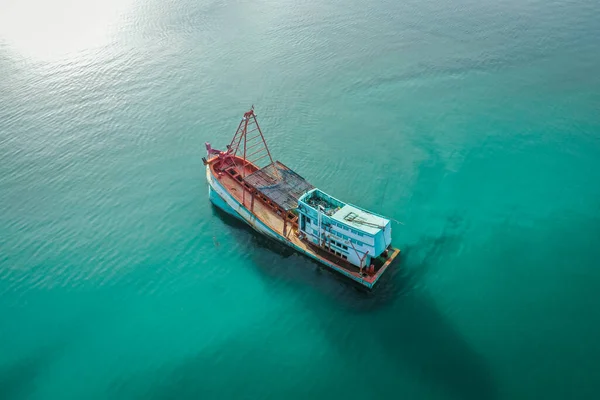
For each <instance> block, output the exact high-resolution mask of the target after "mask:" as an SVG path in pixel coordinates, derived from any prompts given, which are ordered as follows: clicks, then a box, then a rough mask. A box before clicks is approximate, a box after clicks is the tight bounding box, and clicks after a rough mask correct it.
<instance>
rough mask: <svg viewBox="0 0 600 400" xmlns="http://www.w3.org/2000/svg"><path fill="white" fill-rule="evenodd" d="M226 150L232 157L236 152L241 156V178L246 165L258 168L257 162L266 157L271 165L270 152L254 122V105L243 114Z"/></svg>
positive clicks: (244, 174)
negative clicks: (242, 161) (242, 162)
mask: <svg viewBox="0 0 600 400" xmlns="http://www.w3.org/2000/svg"><path fill="white" fill-rule="evenodd" d="M248 135H250V137H249V136H248ZM227 148H228V150H229V151H230V152H231V153H232V154H233V155H234V156H236V155H238V152H239V153H240V154H239V155H238V156H242V158H243V160H244V164H243V166H242V177H245V176H246V165H248V164H254V165H256V166H257V167H259V168H260V165H259V164H258V162H259V161H261V160H263V159H265V158H266V157H268V158H269V161H270V163H271V164H273V158H272V157H271V152H270V151H269V147H268V146H267V142H266V141H265V137H264V136H263V133H262V130H261V129H260V126H259V125H258V121H257V120H256V114H255V113H254V105H252V108H251V109H250V111H248V112H246V113H244V116H243V117H242V120H241V121H240V124H239V126H238V128H237V131H236V132H235V135H234V136H233V139H231V143H230V144H229V146H227Z"/></svg>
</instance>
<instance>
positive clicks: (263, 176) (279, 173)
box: [244, 161, 314, 211]
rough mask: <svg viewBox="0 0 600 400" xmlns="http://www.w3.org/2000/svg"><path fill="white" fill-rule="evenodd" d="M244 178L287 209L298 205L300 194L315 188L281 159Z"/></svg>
mask: <svg viewBox="0 0 600 400" xmlns="http://www.w3.org/2000/svg"><path fill="white" fill-rule="evenodd" d="M244 180H245V181H246V182H247V183H248V184H249V185H250V186H252V187H253V188H255V189H256V190H258V191H259V192H260V193H262V194H263V195H264V196H265V197H268V198H269V199H271V201H272V202H274V203H276V204H277V205H278V206H279V207H281V208H283V209H284V210H286V211H288V210H291V209H293V208H296V207H298V199H299V198H300V196H302V195H303V194H304V193H306V192H307V191H309V190H311V189H313V188H314V186H313V185H311V184H310V183H308V182H307V181H306V180H305V179H304V178H303V177H301V176H300V175H298V174H297V173H295V172H294V171H292V170H291V169H289V168H288V167H286V166H285V165H283V164H282V163H280V162H279V161H275V162H274V163H272V164H269V165H267V166H266V167H263V168H261V169H259V170H258V171H255V172H253V173H252V174H250V175H248V176H247V177H246V178H245V179H244Z"/></svg>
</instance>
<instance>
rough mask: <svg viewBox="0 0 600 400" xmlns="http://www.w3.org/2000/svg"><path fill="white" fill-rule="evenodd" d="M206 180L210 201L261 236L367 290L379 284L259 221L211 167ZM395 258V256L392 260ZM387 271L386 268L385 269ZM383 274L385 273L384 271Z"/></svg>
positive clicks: (208, 168) (208, 169) (208, 167)
mask: <svg viewBox="0 0 600 400" xmlns="http://www.w3.org/2000/svg"><path fill="white" fill-rule="evenodd" d="M206 180H207V182H208V194H209V199H210V201H211V202H212V203H213V204H214V205H215V206H216V207H218V208H220V209H221V210H223V211H224V212H226V213H227V214H229V215H231V216H233V217H235V218H237V219H239V220H241V221H242V222H244V223H246V224H248V225H249V226H250V227H251V228H253V229H254V230H255V231H257V232H258V233H260V234H263V235H265V236H267V237H270V238H272V239H274V240H276V241H278V242H280V243H283V244H284V245H286V246H289V247H291V248H292V249H294V250H296V251H297V252H299V253H301V254H303V255H305V256H307V257H310V258H311V259H313V260H316V261H317V262H319V263H320V264H322V265H324V266H326V267H328V268H329V269H331V270H333V271H336V272H338V273H340V274H341V275H344V276H346V277H347V278H350V279H351V280H352V281H354V282H356V283H358V284H360V285H361V286H363V287H365V288H367V289H373V287H374V286H375V284H376V283H377V282H378V278H379V276H380V275H381V274H377V277H376V279H375V280H368V279H362V278H361V277H360V276H357V275H355V274H352V273H350V272H349V271H347V270H345V269H343V268H340V267H338V266H336V265H334V264H332V263H330V262H328V261H327V260H325V259H323V258H321V257H318V256H316V255H315V254H314V253H311V252H309V251H306V250H305V249H303V248H302V247H299V246H297V245H295V244H294V243H293V242H292V241H290V240H289V239H287V238H286V237H284V236H283V235H281V234H279V233H277V232H275V231H274V230H273V229H271V228H270V227H269V226H267V225H266V224H265V223H263V222H262V221H261V220H260V219H258V218H257V217H256V216H255V215H254V214H253V213H252V212H250V210H248V209H247V208H246V207H244V206H243V205H242V204H241V203H240V202H239V201H238V200H237V199H235V198H234V197H233V196H232V195H231V194H230V193H229V192H228V191H227V190H226V189H225V188H224V187H223V185H221V183H220V182H219V180H218V179H216V178H215V177H214V176H213V175H212V171H211V169H210V166H208V165H207V167H206ZM395 252H399V250H395ZM393 258H395V255H394V256H393V257H392V259H393ZM384 270H385V268H384ZM382 272H383V271H382Z"/></svg>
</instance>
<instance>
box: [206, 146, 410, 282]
mask: <svg viewBox="0 0 600 400" xmlns="http://www.w3.org/2000/svg"><path fill="white" fill-rule="evenodd" d="M236 163H237V165H229V166H227V167H223V166H221V165H219V164H220V161H219V160H218V159H217V158H216V157H215V158H212V159H210V160H208V165H209V166H210V169H211V172H212V175H213V177H214V179H217V180H218V181H219V183H220V184H221V185H222V186H223V187H224V188H225V189H226V190H227V191H228V192H229V194H231V196H232V197H234V198H235V199H236V200H237V201H238V202H239V203H240V204H242V205H243V206H244V207H245V208H246V209H248V210H250V211H251V213H252V214H254V215H255V216H256V218H258V219H259V220H260V221H261V222H262V223H263V224H265V225H267V226H268V227H269V228H270V229H272V230H273V231H275V232H276V233H277V234H278V235H280V236H281V237H283V238H285V240H287V241H288V242H290V243H291V244H292V245H293V247H295V248H296V249H297V250H299V251H301V252H304V253H306V254H308V255H310V256H312V257H313V258H315V259H317V260H319V261H321V262H323V263H324V264H326V265H329V266H330V267H332V268H333V269H336V270H338V271H339V272H342V273H343V274H344V275H347V276H349V277H350V278H352V279H353V280H355V281H357V282H359V283H361V284H363V285H365V286H368V287H372V286H373V285H374V284H375V283H376V282H377V280H378V279H379V277H380V276H381V275H382V274H383V273H384V272H385V270H386V269H387V268H388V267H389V265H390V264H391V263H392V261H393V260H394V259H395V258H396V257H397V256H398V255H399V253H400V250H398V249H394V248H392V249H390V251H389V255H388V257H387V259H386V260H385V262H383V263H379V265H377V263H376V264H375V272H374V273H372V274H367V273H365V272H363V274H362V275H361V273H360V270H359V268H358V267H356V266H355V265H352V264H350V263H348V262H347V261H345V260H343V259H342V258H340V257H338V256H336V255H334V254H331V253H329V252H328V251H327V250H326V249H323V248H321V247H319V246H317V245H315V244H313V243H310V242H307V241H305V240H303V239H300V238H299V237H298V236H297V226H298V225H297V217H296V215H295V214H293V213H291V211H284V210H281V209H280V208H279V207H277V205H276V204H275V203H274V202H272V201H271V200H270V199H268V198H266V197H265V196H263V195H262V194H261V193H258V192H257V191H256V190H254V189H253V188H252V187H250V186H249V185H248V184H247V183H246V182H245V181H244V180H243V177H245V176H248V175H250V174H252V173H253V172H255V171H257V170H258V167H256V166H255V165H253V164H247V165H245V167H244V166H243V165H244V162H243V159H241V158H239V162H237V161H236ZM284 216H285V217H284ZM284 219H286V221H285V223H284Z"/></svg>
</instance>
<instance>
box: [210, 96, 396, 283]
mask: <svg viewBox="0 0 600 400" xmlns="http://www.w3.org/2000/svg"><path fill="white" fill-rule="evenodd" d="M206 151H207V155H206V157H203V158H202V161H203V163H204V165H205V166H206V179H207V181H208V196H209V199H210V201H211V202H212V203H213V204H214V205H215V206H216V207H218V208H220V209H222V210H223V211H225V212H226V213H228V214H231V215H232V216H234V217H236V218H238V219H239V220H241V221H243V222H244V223H246V224H248V225H249V226H250V227H252V228H253V229H254V230H256V231H258V232H259V233H261V234H263V235H266V236H268V237H270V238H272V239H274V240H276V241H278V242H281V243H283V244H285V245H286V246H289V247H291V248H293V249H294V250H296V251H298V252H299V253H301V254H304V255H306V256H308V257H310V258H312V259H314V260H316V261H317V262H319V263H321V264H322V265H324V266H325V267H327V268H328V269H330V270H332V271H335V272H337V273H340V274H342V275H344V276H346V277H348V278H350V279H351V280H353V281H355V282H357V283H358V284H360V285H362V286H363V287H366V288H367V289H372V288H373V287H374V286H375V284H376V283H377V282H378V281H379V279H380V277H381V276H382V275H383V273H384V272H385V271H386V270H387V269H388V267H389V266H390V264H391V263H392V261H394V259H396V257H398V255H399V254H400V250H399V249H397V248H394V247H393V246H392V244H391V242H392V227H391V220H390V219H388V218H385V217H383V216H381V215H378V214H375V213H372V212H370V211H367V210H365V209H363V208H360V207H358V206H356V205H353V204H350V203H346V202H343V201H341V200H338V199H337V198H335V197H333V196H331V195H329V194H327V193H326V192H324V191H323V190H321V189H319V188H316V187H314V186H313V185H312V184H310V183H309V182H308V181H307V180H306V179H304V178H303V177H301V176H300V175H299V174H297V173H296V172H294V171H293V170H291V169H290V168H288V167H287V166H286V165H285V164H283V163H282V162H280V161H274V160H273V157H272V156H271V152H270V150H269V147H268V146H267V142H266V140H265V138H264V136H263V133H262V130H261V129H260V126H259V125H258V121H257V119H256V114H255V112H254V106H252V108H251V109H250V111H248V112H246V113H244V115H243V117H242V119H241V121H240V123H239V126H238V128H237V130H236V132H235V134H234V136H233V138H232V140H231V142H230V143H229V144H227V145H226V149H225V150H217V149H214V148H212V146H211V145H210V143H208V142H207V143H206ZM261 165H262V166H261Z"/></svg>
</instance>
